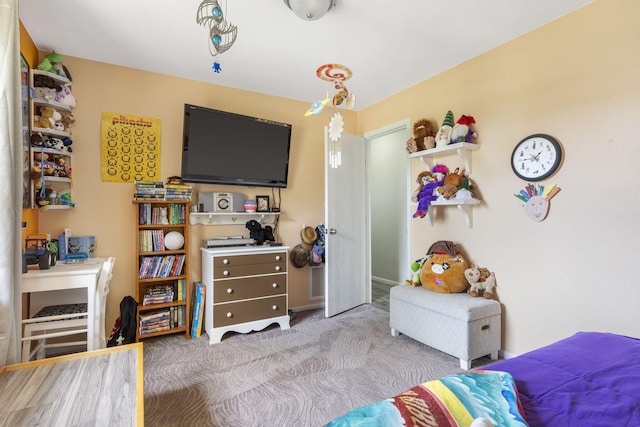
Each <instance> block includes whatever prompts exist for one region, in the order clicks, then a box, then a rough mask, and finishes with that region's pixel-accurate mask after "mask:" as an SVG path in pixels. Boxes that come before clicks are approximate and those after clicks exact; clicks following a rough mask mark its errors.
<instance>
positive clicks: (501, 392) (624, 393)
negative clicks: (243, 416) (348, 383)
mask: <svg viewBox="0 0 640 427" xmlns="http://www.w3.org/2000/svg"><path fill="white" fill-rule="evenodd" d="M470 425H473V426H476V425H478V426H491V425H495V426H527V425H529V426H533V427H537V426H554V427H555V426H562V427H577V426H580V427H600V426H602V427H611V426H616V427H622V426H629V427H631V426H635V427H638V426H640V339H637V338H632V337H626V336H622V335H616V334H610V333H602V332H580V333H577V334H575V335H573V336H571V337H569V338H566V339H563V340H561V341H558V342H556V343H553V344H550V345H547V346H545V347H542V348H539V349H536V350H533V351H531V352H528V353H525V354H523V355H521V356H518V357H515V358H512V359H507V360H501V361H498V362H495V363H492V364H490V365H487V366H484V367H482V369H477V370H470V371H467V372H460V373H457V374H452V375H448V376H446V377H442V378H439V379H437V380H433V381H428V382H426V383H423V384H420V385H417V386H415V387H413V388H411V389H409V390H407V391H405V392H403V393H401V394H399V395H396V396H394V397H392V398H390V399H386V400H384V401H381V402H377V403H374V404H372V405H367V406H364V407H361V408H357V409H354V410H353V411H351V412H348V413H346V414H345V415H343V416H342V417H340V418H337V419H335V420H333V421H332V422H331V423H329V424H328V426H330V427H351V426H358V427H373V426H384V427H393V426H398V427H400V426H402V427H411V426H440V427H443V426H465V427H467V426H470Z"/></svg>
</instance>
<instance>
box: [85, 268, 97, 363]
mask: <svg viewBox="0 0 640 427" xmlns="http://www.w3.org/2000/svg"><path fill="white" fill-rule="evenodd" d="M97 283H98V278H97V277H96V281H95V283H94V285H93V286H87V310H88V315H87V351H91V350H96V349H98V346H97V342H96V339H95V336H96V324H95V323H96V322H95V313H96V286H97Z"/></svg>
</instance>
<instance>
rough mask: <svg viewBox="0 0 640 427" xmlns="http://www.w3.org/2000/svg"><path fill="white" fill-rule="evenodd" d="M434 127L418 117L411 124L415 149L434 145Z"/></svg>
mask: <svg viewBox="0 0 640 427" xmlns="http://www.w3.org/2000/svg"><path fill="white" fill-rule="evenodd" d="M435 136H436V127H435V125H434V124H433V123H432V122H431V121H429V120H427V119H420V120H418V121H416V122H415V123H414V124H413V140H414V141H415V143H416V147H417V151H422V150H428V149H431V148H434V147H435V146H436V140H435Z"/></svg>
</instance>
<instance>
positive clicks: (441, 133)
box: [436, 110, 453, 147]
mask: <svg viewBox="0 0 640 427" xmlns="http://www.w3.org/2000/svg"><path fill="white" fill-rule="evenodd" d="M452 129H453V113H452V112H451V110H449V111H447V114H446V115H445V117H444V120H443V122H442V126H440V129H439V130H438V133H437V134H436V147H444V146H446V145H449V144H450V143H451V131H452Z"/></svg>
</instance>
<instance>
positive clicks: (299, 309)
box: [289, 302, 324, 312]
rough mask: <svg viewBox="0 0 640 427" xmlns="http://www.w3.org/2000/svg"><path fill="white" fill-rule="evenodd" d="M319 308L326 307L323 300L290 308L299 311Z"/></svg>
mask: <svg viewBox="0 0 640 427" xmlns="http://www.w3.org/2000/svg"><path fill="white" fill-rule="evenodd" d="M317 308H324V302H321V303H318V304H309V305H303V306H300V307H289V310H291V311H295V312H298V311H307V310H315V309H317Z"/></svg>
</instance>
